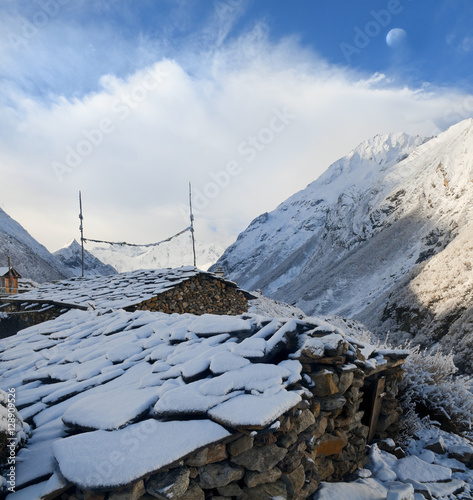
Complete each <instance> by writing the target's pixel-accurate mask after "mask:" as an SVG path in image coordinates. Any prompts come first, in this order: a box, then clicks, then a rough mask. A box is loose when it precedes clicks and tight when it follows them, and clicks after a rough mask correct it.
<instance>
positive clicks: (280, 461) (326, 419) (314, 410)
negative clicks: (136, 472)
mask: <svg viewBox="0 0 473 500" xmlns="http://www.w3.org/2000/svg"><path fill="white" fill-rule="evenodd" d="M325 354H326V353H325ZM382 357H383V361H384V362H383V363H382V364H381V366H378V367H376V368H375V369H373V368H371V367H370V366H367V365H366V364H365V363H364V362H363V360H362V358H363V356H362V355H361V353H360V352H359V351H358V350H357V349H356V347H353V345H352V344H348V343H347V342H343V343H339V344H338V346H336V348H335V350H333V351H332V352H331V353H330V355H329V356H327V355H323V356H314V355H313V353H312V352H310V351H305V352H303V353H302V355H301V356H300V357H299V358H298V359H300V361H301V362H302V364H303V371H302V375H303V378H302V381H301V382H300V383H299V384H297V385H296V387H298V388H299V389H300V390H301V394H302V395H303V399H302V401H301V402H300V403H299V404H298V405H297V406H295V407H294V408H292V409H291V410H289V411H288V412H286V413H285V414H283V415H281V416H280V417H279V418H278V419H277V420H276V421H275V422H273V423H272V424H271V425H270V426H268V427H266V428H264V429H262V428H255V427H251V428H241V429H238V430H237V431H236V432H234V434H233V436H232V437H231V438H229V439H227V440H225V441H223V442H219V443H216V444H213V445H210V446H208V447H205V448H203V449H201V450H198V451H196V452H194V453H193V454H191V455H190V456H187V457H184V458H183V459H182V460H180V461H179V462H177V463H174V464H171V465H169V466H167V467H166V468H165V469H162V470H160V471H157V472H156V473H154V474H152V475H150V476H146V477H144V478H143V479H140V480H139V481H137V482H134V483H133V484H130V485H128V486H127V487H126V488H123V489H121V490H114V491H110V492H103V491H102V492H98V491H81V490H78V489H77V488H75V487H73V488H71V489H70V490H69V491H68V492H66V494H63V495H62V497H61V498H63V499H73V498H84V499H90V500H138V499H142V500H152V499H155V498H158V499H161V500H170V499H173V500H204V499H208V498H213V499H214V500H231V499H236V500H270V499H274V498H287V499H293V500H302V499H306V498H309V497H310V496H311V495H312V494H313V493H314V492H315V491H316V490H317V489H318V486H319V484H320V482H321V481H339V480H340V479H342V478H343V477H344V476H346V475H347V474H350V473H352V472H354V471H355V470H356V469H358V468H362V467H363V466H364V465H365V464H366V463H367V461H368V460H367V454H366V451H365V450H366V445H367V437H368V434H369V431H370V429H369V427H368V425H366V422H365V420H366V417H369V415H368V413H369V409H366V408H365V409H364V410H363V396H364V391H365V390H367V387H366V385H365V382H366V378H367V377H371V378H373V377H374V376H379V375H382V376H383V377H386V378H385V380H386V385H385V393H384V394H383V395H382V403H381V407H380V418H379V422H378V426H377V430H376V434H375V438H382V437H385V436H386V435H388V428H389V425H392V424H393V423H395V422H396V421H397V419H398V418H399V415H400V411H399V407H398V404H397V401H396V394H397V383H398V381H399V380H400V379H401V378H402V364H403V363H404V359H403V358H404V357H405V355H399V356H398V355H396V354H394V353H391V354H390V355H383V356H382ZM370 390H371V389H370ZM368 420H369V419H368Z"/></svg>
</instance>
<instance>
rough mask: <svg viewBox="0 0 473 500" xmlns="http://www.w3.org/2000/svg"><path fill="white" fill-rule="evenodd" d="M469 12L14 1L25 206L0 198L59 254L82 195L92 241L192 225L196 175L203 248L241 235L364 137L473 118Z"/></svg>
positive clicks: (6, 126) (10, 90)
mask: <svg viewBox="0 0 473 500" xmlns="http://www.w3.org/2000/svg"><path fill="white" fill-rule="evenodd" d="M471 19H473V3H472V2H469V1H468V0H445V1H442V0H431V1H427V0H416V1H414V0H385V1H381V0H376V1H374V0H372V1H368V0H357V1H356V2H355V1H353V0H333V1H328V0H294V1H292V2H289V1H287V0H216V1H203V0H194V1H191V0H174V1H171V0H154V1H153V0H140V1H136V0H135V1H132V0H116V1H104V0H103V1H99V0H95V1H92V0H37V1H25V0H4V1H3V2H2V3H1V4H0V33H2V36H1V38H0V83H1V86H2V93H1V95H0V132H1V134H0V174H1V178H2V179H3V181H4V182H7V181H8V182H9V183H10V185H15V186H17V187H18V189H19V191H20V192H21V193H22V196H21V197H18V196H16V194H14V193H11V192H10V193H2V197H1V199H0V206H1V207H2V208H3V209H4V210H6V211H7V213H9V214H10V215H11V216H13V217H14V218H16V219H17V220H18V221H19V222H20V223H21V224H23V225H24V226H25V227H26V229H27V230H28V231H30V232H31V233H32V234H33V236H35V237H37V238H38V239H40V241H41V242H42V243H43V244H45V245H46V246H47V247H48V248H49V249H51V250H55V249H56V248H58V247H59V246H61V245H62V244H64V243H66V242H67V241H68V240H70V239H71V238H73V237H77V234H76V232H77V231H76V225H77V221H76V219H77V214H76V212H77V207H76V205H77V202H76V198H77V191H78V190H79V189H82V191H83V197H84V204H85V206H87V207H88V210H89V215H88V219H87V223H88V230H89V231H90V232H89V236H90V237H100V238H102V237H103V238H105V239H112V240H116V239H119V240H122V239H123V240H125V239H126V240H128V241H135V242H139V241H142V242H148V241H153V240H160V239H162V238H163V237H166V236H169V235H170V234H173V233H174V232H177V231H178V230H179V229H181V226H183V225H184V227H185V224H186V221H185V215H184V213H185V209H184V206H185V202H186V190H187V181H188V180H191V181H192V182H193V185H194V188H195V190H196V205H197V214H196V215H197V221H196V224H197V228H198V230H199V234H200V235H201V239H202V241H205V242H208V243H210V242H212V241H218V240H219V239H221V240H222V241H224V242H228V241H230V240H231V238H234V237H235V235H236V234H238V232H240V231H241V230H243V229H244V228H245V227H246V226H247V225H248V224H249V222H250V221H251V220H252V218H254V217H256V216H258V215H259V214H260V213H262V212H264V211H268V210H271V209H273V208H275V207H276V206H277V205H278V204H279V203H280V202H282V201H283V200H284V199H285V198H287V197H288V196H290V195H291V194H293V193H294V192H295V191H297V190H299V189H303V188H304V187H305V186H306V185H307V184H308V183H309V182H311V181H312V180H314V179H315V178H316V177H318V175H320V173H322V172H323V171H324V170H325V169H326V168H327V167H328V166H329V164H330V163H331V162H333V161H335V160H336V159H338V158H339V157H341V156H343V155H345V154H347V153H348V152H349V151H350V150H351V149H352V148H354V147H355V146H356V145H357V144H358V143H359V142H361V141H362V140H364V139H368V138H369V137H371V136H373V135H375V134H377V133H389V132H396V131H400V130H403V131H406V132H408V133H411V134H420V135H425V136H430V135H433V134H436V133H438V132H439V131H441V130H444V129H445V128H447V127H448V126H450V125H452V124H453V123H456V122H457V121H460V120H462V119H465V118H468V117H471V116H472V114H473V97H472V96H471V93H472V92H473V88H472V86H473V74H472V72H473V64H472V62H473V61H472V59H473V23H471ZM392 29H401V30H404V38H402V39H399V43H398V44H397V45H395V46H388V44H387V43H386V35H387V34H388V33H389V32H390V31H391V30H392ZM401 33H402V32H401ZM272 125H274V127H275V129H274V130H273V129H272V128H271V126H272ZM255 137H256V138H257V139H258V140H259V139H261V140H263V143H254V142H252V141H254V139H253V138H255ZM242 200H245V201H244V203H243V202H242ZM199 201H200V203H199ZM138 218H139V220H140V222H138V223H137V222H136V221H137V219H138ZM90 233H93V234H90Z"/></svg>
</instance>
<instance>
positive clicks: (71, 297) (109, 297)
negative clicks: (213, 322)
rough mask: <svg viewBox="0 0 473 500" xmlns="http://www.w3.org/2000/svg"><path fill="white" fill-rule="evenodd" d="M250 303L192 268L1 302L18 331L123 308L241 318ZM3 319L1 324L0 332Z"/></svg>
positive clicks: (84, 282)
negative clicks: (69, 314)
mask: <svg viewBox="0 0 473 500" xmlns="http://www.w3.org/2000/svg"><path fill="white" fill-rule="evenodd" d="M250 298H254V297H253V296H252V295H251V294H250V293H248V292H246V291H244V290H241V289H240V288H238V286H237V285H236V284H235V283H233V282H232V281H229V280H226V279H224V278H223V277H221V276H217V275H216V274H213V273H209V272H205V271H201V270H199V269H196V268H194V267H180V268H176V269H152V270H140V271H132V272H127V273H121V274H116V275H112V276H90V277H83V278H71V279H68V280H64V281H58V282H56V283H48V284H45V285H42V286H41V287H38V288H35V289H34V290H31V291H29V292H26V293H22V294H20V295H17V296H9V297H8V298H4V299H0V303H1V305H0V312H3V313H6V314H7V315H8V314H10V318H3V324H4V327H5V328H6V324H7V319H8V320H9V321H12V320H14V321H15V325H16V330H15V331H13V332H12V333H16V331H18V330H20V329H21V328H26V327H27V326H31V325H35V324H38V323H42V322H44V321H47V320H50V319H53V318H55V317H57V316H59V315H60V314H62V313H64V312H65V311H67V310H70V309H81V310H87V309H88V308H92V309H104V308H122V309H125V310H126V311H135V310H149V311H160V312H166V313H181V314H182V313H191V314H197V315H201V314H206V313H207V314H227V315H236V314H242V313H243V312H246V311H247V310H248V299H250ZM1 324H2V319H0V327H1Z"/></svg>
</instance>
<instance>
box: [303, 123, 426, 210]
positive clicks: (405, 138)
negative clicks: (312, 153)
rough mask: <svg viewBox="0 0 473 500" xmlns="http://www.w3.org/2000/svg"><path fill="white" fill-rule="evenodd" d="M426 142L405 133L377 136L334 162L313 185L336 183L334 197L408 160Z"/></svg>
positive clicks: (423, 139)
mask: <svg viewBox="0 0 473 500" xmlns="http://www.w3.org/2000/svg"><path fill="white" fill-rule="evenodd" d="M425 141H426V139H425V138H422V137H419V136H415V137H413V136H410V135H408V134H406V133H404V132H399V133H393V134H385V135H376V136H375V137H373V138H371V139H368V140H367V141H364V142H362V143H361V144H359V145H358V146H357V147H356V148H355V149H354V150H353V151H351V152H350V153H349V154H348V155H347V156H345V157H344V158H341V159H340V160H338V161H336V162H335V163H333V164H332V165H331V166H330V167H329V168H328V169H327V170H326V171H325V172H324V173H323V174H322V175H321V176H320V177H319V178H318V179H317V180H316V181H314V182H313V183H312V184H310V185H309V186H327V185H329V184H332V185H333V184H335V185H334V186H333V187H334V191H333V192H332V193H331V194H332V201H334V200H333V196H334V195H339V194H340V191H342V190H344V189H346V188H347V187H349V186H350V185H352V184H354V183H359V182H360V181H362V180H364V179H366V180H367V181H370V179H371V178H372V176H373V175H376V174H382V173H383V172H385V171H386V169H387V168H389V167H390V166H392V165H395V164H396V163H399V162H400V161H402V160H404V159H405V158H407V157H408V156H409V155H410V154H411V153H412V152H413V151H414V150H415V148H417V147H418V146H420V145H421V144H423V143H424V142H425Z"/></svg>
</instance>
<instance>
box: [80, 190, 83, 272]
mask: <svg viewBox="0 0 473 500" xmlns="http://www.w3.org/2000/svg"><path fill="white" fill-rule="evenodd" d="M83 219H84V217H83V216H82V195H81V192H80V191H79V220H80V226H79V230H80V244H81V247H82V259H81V261H82V277H84V225H83V223H82V221H83Z"/></svg>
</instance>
